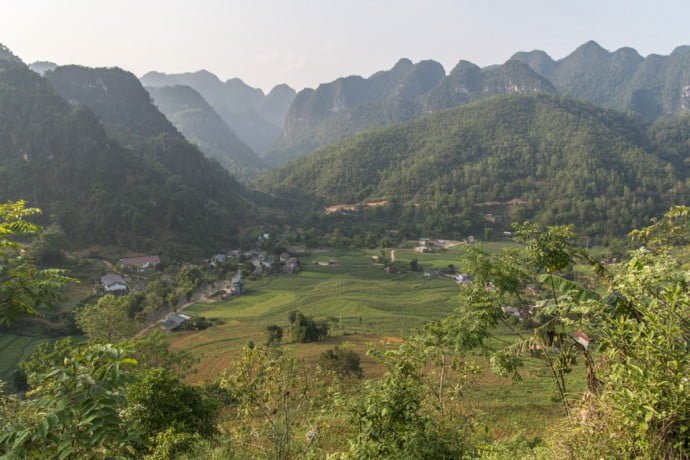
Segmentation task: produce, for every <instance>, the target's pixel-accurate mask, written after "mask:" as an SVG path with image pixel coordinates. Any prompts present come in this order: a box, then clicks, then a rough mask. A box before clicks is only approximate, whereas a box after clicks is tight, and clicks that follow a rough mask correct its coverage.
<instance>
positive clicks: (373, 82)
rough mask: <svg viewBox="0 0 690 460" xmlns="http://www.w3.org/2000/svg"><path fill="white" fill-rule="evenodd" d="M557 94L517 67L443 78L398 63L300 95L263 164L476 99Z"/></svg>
mask: <svg viewBox="0 0 690 460" xmlns="http://www.w3.org/2000/svg"><path fill="white" fill-rule="evenodd" d="M555 91H556V90H555V89H554V87H553V86H552V85H551V83H549V82H548V81H547V80H546V79H545V78H544V77H542V76H540V75H538V74H537V73H536V72H534V71H533V70H532V69H531V68H530V67H529V66H528V65H526V64H524V63H521V62H517V61H510V62H507V63H505V64H504V65H501V66H494V67H492V68H488V69H481V68H479V67H477V66H476V65H474V64H472V63H469V62H467V61H460V63H458V65H457V66H456V67H455V68H454V69H453V70H452V71H451V72H450V74H449V75H447V76H446V75H445V70H444V69H443V67H442V66H441V64H439V63H437V62H434V61H421V62H418V63H416V64H413V63H412V62H411V61H410V60H409V59H401V60H400V61H399V62H398V63H396V64H395V66H394V67H393V68H392V69H390V70H388V71H382V72H377V73H375V74H374V75H372V76H371V77H369V78H366V79H365V78H362V77H359V76H351V77H347V78H340V79H338V80H336V81H334V82H331V83H326V84H322V85H320V86H319V87H318V88H317V89H315V90H314V89H305V90H303V91H300V93H299V94H298V95H297V97H296V98H295V101H294V102H293V104H292V106H291V107H290V110H289V112H288V115H287V118H286V121H285V128H284V129H283V134H282V136H281V138H280V140H279V141H278V143H277V144H276V147H275V148H274V150H273V151H271V152H269V153H268V154H267V155H266V161H267V162H268V163H269V164H274V165H279V164H282V163H285V162H286V161H288V160H290V159H292V158H296V157H299V156H302V155H305V154H307V153H309V152H311V151H313V150H315V149H316V148H318V147H320V146H323V145H326V144H328V143H330V142H333V141H336V140H339V139H342V138H345V137H348V136H351V135H353V134H356V133H358V132H361V131H364V130H367V129H371V128H373V127H381V126H386V125H390V124H394V123H399V122H402V121H406V120H410V119H413V118H417V117H420V116H422V115H425V114H428V113H432V112H435V111H438V110H442V109H446V108H450V107H455V106H457V105H461V104H467V103H469V102H471V101H474V100H476V99H479V98H484V97H488V96H492V95H496V94H504V93H517V94H522V93H530V92H549V93H553V92H555Z"/></svg>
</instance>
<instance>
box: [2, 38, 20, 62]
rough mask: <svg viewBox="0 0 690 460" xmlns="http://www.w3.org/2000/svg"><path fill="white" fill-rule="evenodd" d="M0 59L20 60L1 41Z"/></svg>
mask: <svg viewBox="0 0 690 460" xmlns="http://www.w3.org/2000/svg"><path fill="white" fill-rule="evenodd" d="M0 61H8V62H14V63H21V62H22V60H21V59H19V58H18V57H17V56H15V55H14V54H13V53H12V51H10V49H9V48H8V47H6V46H5V45H3V44H2V43H0Z"/></svg>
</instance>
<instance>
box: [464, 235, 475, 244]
mask: <svg viewBox="0 0 690 460" xmlns="http://www.w3.org/2000/svg"><path fill="white" fill-rule="evenodd" d="M466 241H467V244H474V243H475V242H476V240H475V239H474V235H470V236H468V237H467V240H466Z"/></svg>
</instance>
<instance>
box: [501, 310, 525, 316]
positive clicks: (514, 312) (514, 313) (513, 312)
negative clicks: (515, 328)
mask: <svg viewBox="0 0 690 460" xmlns="http://www.w3.org/2000/svg"><path fill="white" fill-rule="evenodd" d="M501 310H503V313H505V314H506V315H511V316H514V317H516V318H522V312H521V311H520V310H518V309H517V308H515V307H501Z"/></svg>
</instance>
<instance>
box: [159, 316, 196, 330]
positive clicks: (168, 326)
mask: <svg viewBox="0 0 690 460" xmlns="http://www.w3.org/2000/svg"><path fill="white" fill-rule="evenodd" d="M189 319H190V317H189V316H187V315H185V314H183V313H177V314H175V315H172V316H168V317H167V318H166V319H165V321H163V324H162V325H161V329H163V330H164V331H165V332H171V331H174V330H175V329H177V328H178V327H180V326H181V325H182V323H184V322H186V321H189Z"/></svg>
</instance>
